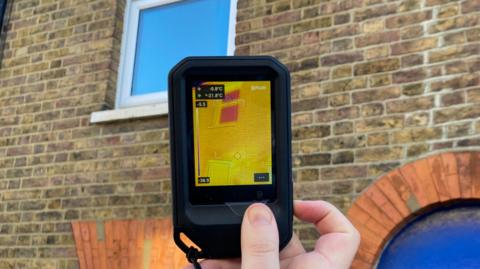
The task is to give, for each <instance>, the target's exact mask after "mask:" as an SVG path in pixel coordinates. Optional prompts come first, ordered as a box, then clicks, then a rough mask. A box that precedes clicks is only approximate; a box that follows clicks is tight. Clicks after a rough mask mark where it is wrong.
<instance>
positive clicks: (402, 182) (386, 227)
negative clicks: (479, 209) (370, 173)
mask: <svg viewBox="0 0 480 269" xmlns="http://www.w3.org/2000/svg"><path fill="white" fill-rule="evenodd" d="M479 198H480V152H451V153H442V154H439V155H434V156H431V157H428V158H426V159H421V160H418V161H414V162H412V163H408V164H406V165H404V166H402V167H400V168H397V169H395V170H393V171H391V172H389V173H388V174H386V175H384V176H382V177H380V178H379V179H378V180H377V181H376V182H374V183H373V184H372V185H371V186H370V187H369V188H368V189H367V190H365V191H364V192H363V193H362V195H361V196H360V197H358V199H357V200H356V201H355V202H354V204H353V205H352V207H351V208H350V210H349V211H348V217H349V218H350V220H351V221H352V222H353V224H354V225H355V226H356V227H357V229H358V230H359V232H360V234H361V237H362V241H361V244H360V249H359V251H358V253H357V256H356V257H355V260H354V262H353V265H352V268H372V267H373V266H374V265H375V263H376V261H377V259H378V257H379V255H380V253H381V251H382V249H383V247H384V246H385V244H386V243H387V242H388V240H389V239H390V238H391V236H392V235H393V234H395V232H396V231H398V229H399V228H401V227H402V226H403V225H404V224H405V223H406V222H407V221H408V220H410V219H411V218H412V217H413V216H415V215H416V214H418V213H419V212H422V211H423V210H425V209H427V208H431V207H435V206H438V205H440V204H442V203H444V202H447V201H453V200H459V199H479Z"/></svg>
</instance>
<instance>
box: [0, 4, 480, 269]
mask: <svg viewBox="0 0 480 269" xmlns="http://www.w3.org/2000/svg"><path fill="white" fill-rule="evenodd" d="M9 2H10V5H12V6H11V12H10V14H9V21H8V23H7V24H6V27H5V29H6V38H5V41H6V43H5V48H4V50H3V52H2V54H3V55H2V57H3V60H2V62H1V67H0V87H1V88H0V199H1V203H0V268H43V269H50V268H55V269H57V268H58V269H74V268H78V264H77V261H76V257H75V256H76V255H75V249H74V243H73V237H72V233H71V226H70V222H71V221H72V220H78V219H85V220H95V219H126V218H139V219H141V218H151V217H165V216H168V215H169V214H170V200H171V198H170V182H169V180H170V179H169V173H170V170H169V156H168V147H169V145H168V129H167V125H168V122H167V117H165V116H163V117H157V118H151V119H138V120H132V121H120V122H115V123H108V124H96V125H92V124H90V123H89V117H90V113H91V112H94V111H98V110H102V109H109V108H111V107H112V106H113V100H114V98H115V85H116V79H117V69H118V62H119V51H120V49H119V48H120V40H121V34H122V27H123V25H122V19H123V9H124V2H123V1H115V0H96V1H81V0H57V1H54V0H13V1H9ZM385 2H387V1H385ZM479 25H480V5H479V2H478V1H475V0H464V1H445V0H418V1H411V0H407V1H388V3H383V1H381V0H351V1H325V0H324V1H320V0H292V1H283V0H279V1H271V0H238V23H237V27H236V28H237V37H236V43H237V54H244V55H245V54H252V55H253V54H272V55H274V56H277V57H278V58H279V59H280V60H281V61H283V62H284V63H286V64H287V65H288V67H289V68H290V70H291V72H292V79H293V85H292V91H293V92H292V96H293V123H294V126H293V128H294V129H293V135H294V143H293V148H294V167H295V168H294V169H295V172H294V173H295V195H296V197H297V198H306V199H307V198H308V199H319V198H320V199H326V200H328V201H331V202H333V203H334V204H336V205H337V206H339V207H340V208H342V209H343V210H346V209H347V208H348V207H349V206H350V204H351V203H352V200H353V199H354V198H355V197H356V196H357V195H358V194H359V193H360V192H361V191H362V190H363V189H364V188H365V187H366V186H368V185H369V184H370V183H371V182H372V181H373V180H374V179H376V178H378V177H379V175H381V174H383V173H384V172H386V171H388V170H391V169H393V168H395V167H398V166H400V165H401V164H402V163H405V162H408V161H410V160H413V159H416V158H419V157H421V156H425V155H430V154H433V153H434V152H439V151H450V150H456V149H467V148H468V149H480V120H479V118H480V87H479V83H480V82H479V70H480V60H479V56H478V55H479V50H480V44H479V42H480V27H479ZM296 230H297V232H299V234H300V237H301V238H302V239H303V240H304V241H305V242H306V244H309V245H311V243H312V241H311V239H312V238H313V237H314V236H315V232H314V231H313V230H312V229H311V228H308V227H306V226H304V225H297V226H296Z"/></svg>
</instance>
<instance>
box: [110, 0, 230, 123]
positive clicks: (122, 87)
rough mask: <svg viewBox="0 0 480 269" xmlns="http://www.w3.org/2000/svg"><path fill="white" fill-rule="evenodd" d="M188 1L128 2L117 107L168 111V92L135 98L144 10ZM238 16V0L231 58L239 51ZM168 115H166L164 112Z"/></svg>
mask: <svg viewBox="0 0 480 269" xmlns="http://www.w3.org/2000/svg"><path fill="white" fill-rule="evenodd" d="M180 1H184V0H127V5H126V8H125V15H124V27H123V35H122V47H121V52H120V65H119V72H118V79H117V96H116V100H115V108H117V109H119V108H128V107H134V106H141V105H153V104H155V107H157V108H158V106H160V107H161V108H162V109H160V110H162V111H168V93H167V91H168V89H166V90H165V91H162V92H159V93H147V94H142V95H137V96H132V95H131V89H132V82H133V70H134V64H135V49H136V45H137V44H136V43H137V30H138V22H139V16H140V11H141V10H143V9H147V8H152V7H158V6H162V5H166V4H171V3H175V2H180ZM236 17H237V0H231V1H230V15H229V22H228V23H229V28H228V41H227V55H233V54H234V52H235V23H236ZM162 114H166V113H162Z"/></svg>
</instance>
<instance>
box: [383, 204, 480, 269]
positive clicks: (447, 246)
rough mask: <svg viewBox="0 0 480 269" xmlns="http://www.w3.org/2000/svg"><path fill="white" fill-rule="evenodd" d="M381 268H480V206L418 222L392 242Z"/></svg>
mask: <svg viewBox="0 0 480 269" xmlns="http://www.w3.org/2000/svg"><path fill="white" fill-rule="evenodd" d="M378 268H379V269H387V268H388V269H399V268H402V269H404V268H409V269H415V268H422V269H424V268H480V206H479V205H469V206H465V205H463V206H455V207H449V208H446V209H442V210H437V211H434V212H433V213H430V214H427V215H424V216H422V217H419V218H417V219H415V220H414V221H413V222H411V223H409V224H408V225H407V226H405V227H404V228H403V229H402V230H401V231H400V232H399V233H397V235H395V237H394V238H393V239H392V240H391V241H390V243H389V244H388V246H387V247H386V248H385V250H384V252H383V253H382V255H381V258H380V260H379V264H378Z"/></svg>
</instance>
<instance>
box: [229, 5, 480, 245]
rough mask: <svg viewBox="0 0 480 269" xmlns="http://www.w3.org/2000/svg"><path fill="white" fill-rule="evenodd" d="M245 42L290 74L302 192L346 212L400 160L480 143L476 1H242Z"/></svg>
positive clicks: (479, 12) (305, 233)
mask: <svg viewBox="0 0 480 269" xmlns="http://www.w3.org/2000/svg"><path fill="white" fill-rule="evenodd" d="M236 42H237V53H238V54H271V55H274V56H276V57H278V58H279V59H280V60H281V61H282V62H284V63H285V64H287V66H288V67H289V69H290V71H291V72H292V98H293V100H292V105H293V107H292V109H293V115H292V117H293V120H292V121H293V125H294V126H293V137H294V142H293V152H294V170H295V172H294V174H295V194H296V197H297V198H303V199H318V198H321V199H326V200H328V201H331V202H333V203H334V204H336V205H337V206H339V207H340V208H342V209H344V210H346V209H347V208H349V207H350V205H351V203H352V200H354V199H355V197H356V196H358V194H359V193H360V192H362V190H364V189H365V188H366V187H367V186H368V185H369V184H370V183H372V181H374V180H375V179H377V178H378V177H379V176H380V175H382V174H383V173H385V172H387V171H389V170H392V169H393V168H396V167H399V166H400V165H401V164H404V163H406V162H409V161H412V160H415V159H417V158H420V157H422V156H427V155H431V154H434V153H438V152H440V151H452V150H465V149H480V120H479V119H480V2H479V1H478V0H463V1H446V0H404V1H382V0H343V1H321V0H298V1H283V0H279V1H269V0H263V1H262V0H250V1H239V5H238V22H237V39H236ZM297 229H298V230H299V235H300V238H301V239H303V240H304V241H306V242H307V244H311V243H313V242H311V241H309V239H311V238H313V237H314V236H315V235H316V232H315V231H314V230H313V228H304V226H303V225H298V226H297Z"/></svg>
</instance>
